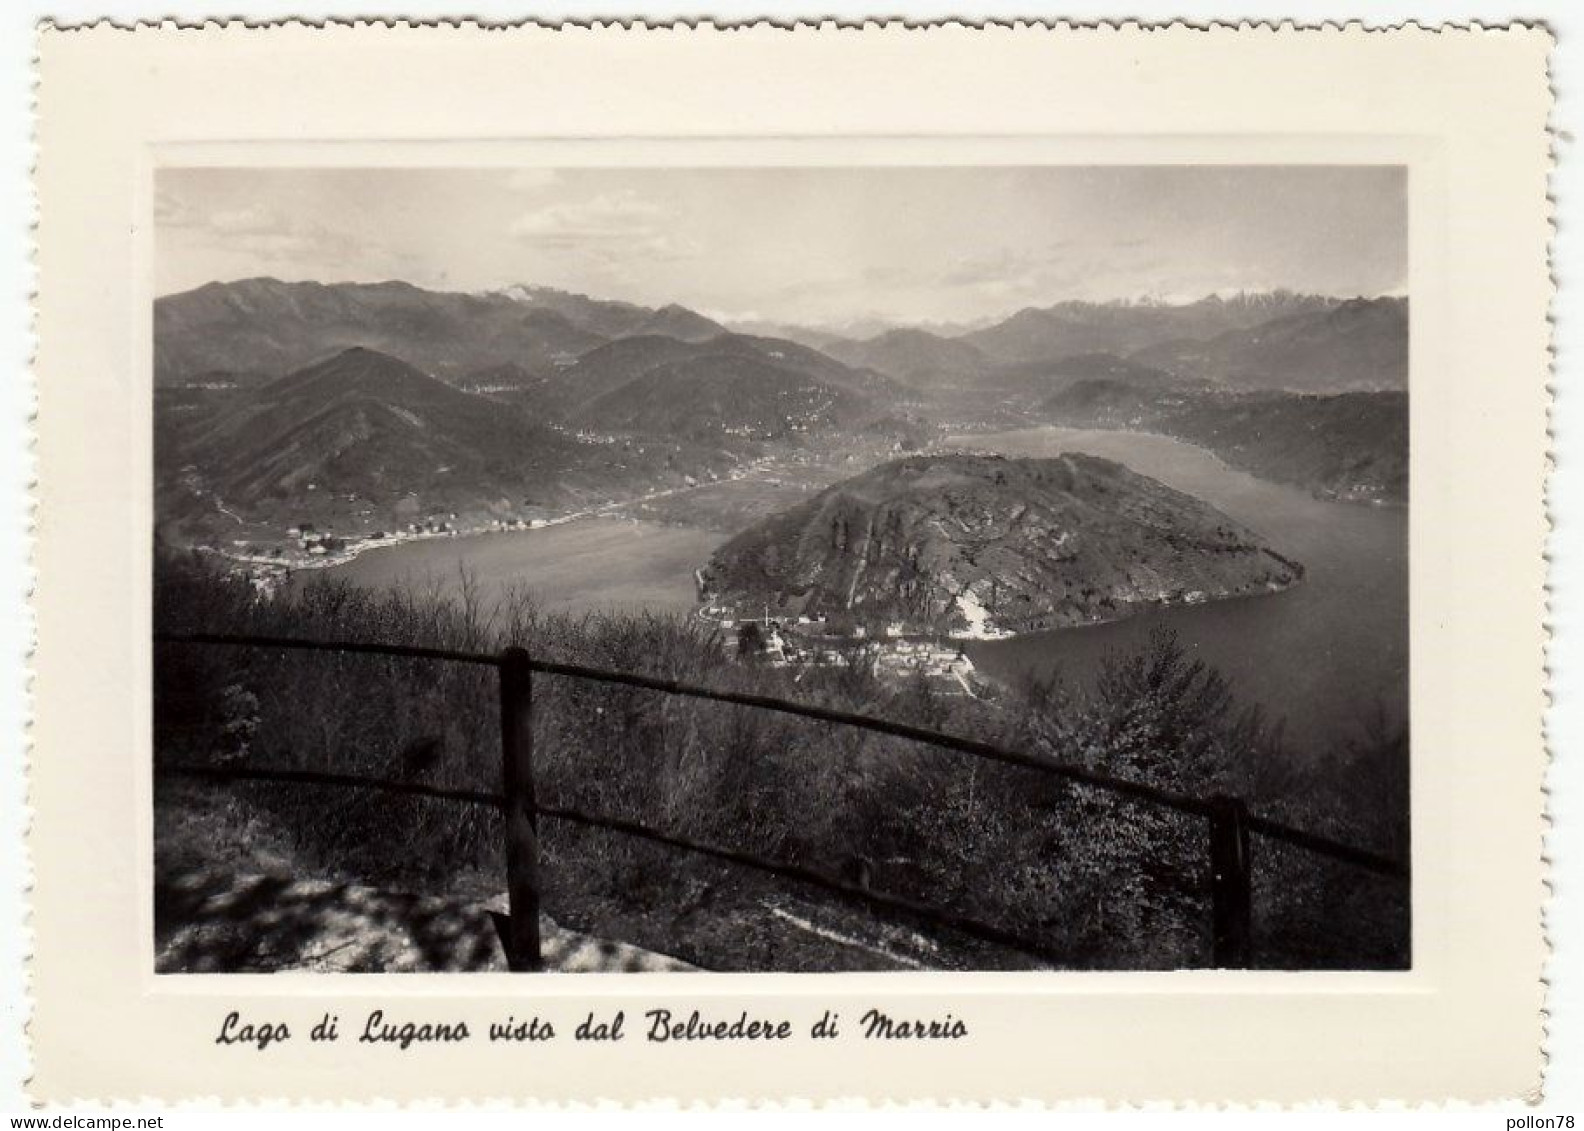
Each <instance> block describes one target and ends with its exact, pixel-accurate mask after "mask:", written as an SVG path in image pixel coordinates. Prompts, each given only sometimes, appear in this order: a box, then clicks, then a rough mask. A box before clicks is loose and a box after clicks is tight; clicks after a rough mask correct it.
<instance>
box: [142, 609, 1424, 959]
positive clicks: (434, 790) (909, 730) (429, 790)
mask: <svg viewBox="0 0 1584 1131" xmlns="http://www.w3.org/2000/svg"><path fill="white" fill-rule="evenodd" d="M154 640H155V641H156V642H157V643H167V644H197V645H217V646H227V647H241V648H262V649H292V650H302V651H315V652H341V653H350V654H357V655H373V656H390V657H397V658H404V659H416V660H426V661H439V662H447V663H461V664H474V665H481V666H487V667H493V668H496V669H498V670H499V671H500V673H501V719H502V741H503V755H504V757H503V768H504V788H503V791H502V792H500V793H488V792H483V791H477V790H459V789H446V788H442V787H439V786H430V785H424V784H421V783H414V782H395V781H388V780H382V779H373V778H362V777H355V776H352V775H346V774H332V773H321V772H317V771H307V770H265V769H251V768H242V767H231V766H193V765H164V766H160V765H158V764H156V771H157V772H161V773H170V774H179V775H183V776H189V777H198V778H208V779H211V780H224V781H241V780H255V781H265V782H277V783H296V784H306V785H325V786H332V787H344V788H351V789H363V790H376V791H383V792H387V793H392V794H406V795H411V796H421V797H430V798H435V799H440V800H449V801H460V802H466V803H473V804H484V805H491V806H496V807H498V808H500V809H501V810H502V812H503V813H504V814H505V815H506V817H507V821H508V825H509V826H511V825H512V824H513V817H514V814H515V816H516V817H517V818H518V825H519V826H520V827H516V828H515V829H513V828H509V829H508V836H507V848H508V869H507V870H508V894H509V901H510V904H511V908H512V916H511V917H512V920H513V921H512V925H511V931H512V938H511V941H510V942H509V945H508V947H507V950H508V959H509V960H510V961H511V965H512V968H513V969H537V968H538V966H539V938H538V897H539V880H538V832H537V818H539V817H541V816H542V817H549V818H551V819H555V820H561V821H565V822H568V823H572V824H577V825H582V826H584V827H590V828H598V829H603V830H606V831H610V832H616V833H621V834H625V835H629V836H633V837H637V838H642V839H645V840H648V841H650V842H653V843H657V844H662V845H665V846H668V847H671V848H675V849H678V850H682V851H687V852H691V853H695V854H698V855H702V856H706V857H712V858H715V859H718V860H722V861H725V862H728V863H733V864H738V865H742V866H745V867H749V868H753V869H756V870H759V871H762V872H766V873H770V874H774V875H779V876H784V877H787V878H790V879H794V880H799V881H802V882H804V883H807V884H810V885H812V886H815V887H820V888H823V889H825V890H828V891H832V892H836V893H838V894H841V895H844V896H848V897H851V898H854V899H859V900H862V901H864V902H866V903H868V904H871V905H874V906H878V907H884V908H886V909H888V910H892V911H902V912H905V913H907V914H910V915H913V916H916V917H918V918H920V919H923V920H925V921H927V922H931V923H934V924H936V925H939V926H945V927H948V928H951V929H953V930H956V931H958V932H960V933H962V934H965V935H968V936H971V937H974V938H978V939H980V940H982V941H985V942H991V943H995V944H996V945H1000V946H1006V947H1011V948H1013V949H1016V950H1019V951H1022V952H1024V953H1026V954H1029V955H1031V956H1034V957H1038V958H1040V959H1042V960H1045V961H1055V962H1058V963H1059V962H1060V959H1059V958H1058V957H1057V956H1055V955H1054V954H1053V953H1052V952H1051V951H1050V950H1049V949H1047V948H1046V947H1044V946H1042V945H1041V944H1039V943H1037V942H1034V941H1032V940H1029V939H1027V938H1024V937H1022V936H1020V935H1017V934H1016V933H1014V932H1009V931H1005V930H1003V929H1001V928H999V927H994V926H991V925H989V924H986V923H981V922H979V921H977V920H974V919H971V918H968V917H966V916H961V915H958V914H957V913H955V912H951V911H948V910H945V909H943V908H939V907H935V906H932V905H929V904H924V903H919V902H916V901H913V900H910V899H906V898H903V897H900V896H895V895H890V894H884V893H879V892H874V891H871V890H870V889H868V888H867V887H864V886H861V885H857V884H849V883H847V882H845V881H843V880H838V879H836V878H834V877H831V876H828V875H825V874H824V873H822V872H818V871H815V870H812V869H807V868H803V867H800V866H798V865H793V864H786V863H781V862H777V861H770V860H765V859H762V858H760V857H757V856H753V855H751V854H749V853H743V852H738V851H736V850H734V849H728V848H722V847H719V846H713V845H706V844H702V843H699V842H695V841H690V840H687V839H684V838H682V837H678V836H676V835H674V834H670V833H664V832H661V831H659V830H656V829H652V828H649V827H648V826H646V825H642V824H639V823H637V822H633V821H627V820H622V819H619V818H614V817H605V816H598V815H594V814H588V813H583V812H580V811H578V810H574V809H567V808H562V807H557V806H549V805H542V804H539V803H537V801H536V800H535V798H534V796H533V781H532V735H531V729H530V728H529V727H528V726H527V725H526V720H527V718H528V717H529V716H528V712H529V710H530V704H531V686H530V679H529V673H539V674H544V675H554V676H563V677H568V678H573V679H584V680H590V681H593V682H599V683H610V684H618V685H622V686H626V687H636V688H640V689H643V690H648V691H656V692H660V693H663V694H669V695H679V696H684V697H687V698H692V699H701V700H706V701H712V702H717V703H728V704H732V705H735V706H742V707H750V708H754V709H757V710H766V711H774V712H778V713H781V714H786V715H793V716H797V717H800V718H806V719H812V720H815V721H819V722H826V723H833V724H836V725H841V726H852V727H857V728H860V729H863V730H869V731H872V732H875V733H879V734H885V735H890V736H892V737H895V738H902V739H906V740H910V741H914V742H919V743H923V744H925V745H929V746H934V747H937V748H941V749H946V750H952V751H955V752H958V753H963V754H968V755H971V756H974V757H978V758H984V759H987V760H989V761H995V762H1000V763H1002V764H1005V765H1010V766H1015V767H1018V768H1021V769H1027V770H1032V771H1035V772H1037V773H1042V774H1047V775H1051V776H1053V777H1057V778H1061V779H1063V780H1066V781H1069V782H1072V783H1074V784H1077V785H1080V786H1085V787H1088V788H1092V789H1097V790H1102V791H1105V792H1108V793H1112V794H1114V795H1116V796H1119V797H1122V798H1125V799H1127V800H1129V801H1132V802H1134V803H1137V804H1143V805H1154V806H1159V807H1162V808H1167V809H1171V810H1174V811H1176V812H1180V813H1186V814H1190V815H1193V816H1196V817H1202V818H1205V819H1207V820H1208V821H1209V823H1210V830H1211V897H1212V905H1213V907H1212V912H1213V913H1212V919H1213V935H1214V938H1215V951H1216V964H1217V965H1219V966H1230V967H1242V966H1247V965H1249V963H1250V926H1249V920H1250V907H1249V903H1250V899H1251V895H1250V880H1251V870H1250V866H1249V859H1248V855H1249V854H1248V840H1249V837H1250V835H1259V836H1263V837H1267V838H1269V839H1271V840H1276V841H1280V842H1283V843H1286V844H1289V845H1292V846H1293V847H1296V848H1300V849H1303V850H1305V851H1308V852H1310V853H1313V854H1316V855H1319V856H1324V857H1329V858H1331V859H1333V860H1336V861H1338V862H1340V863H1343V864H1348V865H1351V866H1353V867H1356V868H1360V869H1363V870H1365V871H1369V872H1374V873H1376V874H1378V875H1382V876H1387V877H1392V878H1396V879H1406V878H1407V877H1408V875H1409V869H1408V865H1407V864H1406V863H1404V862H1402V861H1399V860H1394V859H1392V858H1390V857H1387V856H1383V855H1381V854H1379V853H1375V852H1370V851H1367V850H1365V849H1361V848H1357V847H1355V846H1353V845H1349V844H1345V843H1343V842H1341V841H1337V840H1333V839H1331V838H1330V837H1325V836H1321V835H1319V834H1317V833H1311V832H1307V831H1305V830H1302V829H1297V828H1293V827H1291V826H1289V825H1284V824H1281V823H1279V822H1276V821H1273V820H1270V819H1269V818H1266V817H1260V816H1257V815H1255V814H1251V813H1249V812H1248V810H1247V808H1246V806H1245V805H1244V803H1243V802H1241V801H1239V800H1236V799H1234V798H1226V797H1212V798H1199V797H1193V796H1189V795H1186V794H1181V793H1176V792H1174V791H1171V790H1165V789H1161V788H1159V787H1156V786H1152V785H1148V784H1145V783H1143V782H1136V781H1130V780H1128V779H1126V778H1117V777H1113V776H1111V775H1109V774H1104V773H1100V772H1097V771H1094V770H1090V769H1088V768H1086V767H1083V766H1075V765H1072V764H1070V763H1064V762H1059V761H1056V760H1054V759H1049V758H1040V757H1036V756H1033V755H1029V754H1025V753H1022V752H1020V751H1015V750H1008V749H1005V748H1003V747H999V746H995V745H993V744H991V743H987V742H981V741H978V740H976V739H970V738H962V737H959V736H957V735H949V734H942V733H940V732H938V731H931V730H925V729H923V728H921V727H915V726H910V725H908V724H906V723H897V722H892V721H890V720H888V719H877V718H874V717H872V716H868V715H860V714H856V713H853V712H848V711H838V710H835V709H833V708H828V707H819V706H815V705H812V704H808V703H799V702H796V701H795V700H789V699H779V698H775V697H773V696H767V695H754V694H750V693H746V692H737V691H726V690H721V689H717V688H709V687H702V686H698V685H694V684H687V683H683V682H681V681H679V680H671V679H663V678H659V677H656V676H646V675H639V674H636V673H632V672H618V671H612V670H609V669H606V668H595V667H588V666H584V665H581V664H569V663H560V662H556V661H549V660H539V659H534V658H532V657H531V656H529V655H528V653H526V652H525V651H523V650H522V649H520V648H508V649H506V650H505V651H504V652H501V653H484V652H465V651H458V650H453V649H444V648H429V647H422V646H418V645H406V644H383V643H376V642H368V641H334V640H313V639H304V638H300V637H273V636H247V635H231V634H225V633H174V632H159V633H155V634H154ZM530 918H531V923H530ZM527 952H531V953H527Z"/></svg>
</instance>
